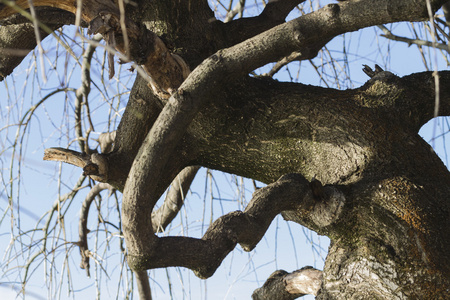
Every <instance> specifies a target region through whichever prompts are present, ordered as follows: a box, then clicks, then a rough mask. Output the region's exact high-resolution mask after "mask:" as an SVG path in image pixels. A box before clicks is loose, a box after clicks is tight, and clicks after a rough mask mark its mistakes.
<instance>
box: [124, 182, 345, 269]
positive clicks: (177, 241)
mask: <svg viewBox="0 0 450 300" xmlns="http://www.w3.org/2000/svg"><path fill="white" fill-rule="evenodd" d="M323 195H324V196H323V198H322V200H321V201H316V200H315V199H314V196H313V191H312V190H311V187H310V184H309V182H308V181H307V180H306V179H305V178H304V177H303V176H301V175H298V174H289V175H285V176H282V177H281V178H280V179H279V180H278V181H276V182H275V183H273V184H270V185H268V186H266V187H264V188H262V189H259V190H257V191H256V192H255V193H254V195H253V198H252V200H251V201H250V203H249V205H248V206H247V208H246V209H245V211H244V212H240V211H236V212H232V213H229V214H227V215H225V216H222V217H220V218H219V219H217V220H216V221H215V222H214V223H213V224H212V225H211V226H210V227H209V229H208V230H207V231H206V233H205V234H204V236H203V237H202V238H201V239H195V238H189V237H163V238H157V239H156V241H151V242H150V243H149V244H152V243H153V244H154V247H155V248H154V249H153V251H152V252H151V253H144V254H140V255H136V254H135V252H134V253H130V252H129V253H128V257H127V259H128V264H129V266H130V267H131V268H133V269H134V270H142V269H151V268H162V267H169V266H183V267H187V268H190V269H192V270H194V272H195V274H196V275H197V276H199V277H201V278H208V277H210V276H211V275H212V274H213V273H214V272H215V270H216V269H217V268H218V267H219V266H220V264H221V262H222V260H223V259H224V258H225V257H226V256H227V255H228V253H229V252H230V251H232V250H233V249H234V247H235V246H236V244H238V243H239V244H240V245H241V247H242V248H243V249H244V250H245V251H251V250H252V249H253V248H254V247H255V246H256V245H257V244H258V243H259V241H260V240H261V238H262V237H263V236H264V234H265V232H266V230H267V228H268V227H269V225H270V223H271V222H272V220H273V219H274V218H275V216H276V215H278V214H279V213H280V212H282V211H286V210H290V211H294V212H296V215H297V218H301V217H303V218H304V220H305V222H309V224H310V226H311V227H312V228H315V229H317V228H322V227H323V226H329V225H330V224H331V223H334V222H336V221H337V220H338V219H339V217H340V215H341V210H340V209H336V205H335V203H336V202H338V203H339V205H338V206H339V207H342V206H343V204H344V202H345V199H344V196H343V194H342V193H341V192H339V191H338V190H337V189H335V188H333V187H331V186H327V187H325V188H324V193H323ZM327 204H329V206H328V207H327ZM325 211H327V212H325ZM331 215H333V218H329V217H328V218H327V217H325V218H324V216H331ZM299 216H301V217H299ZM321 219H326V220H327V222H323V221H321ZM131 246H133V245H131ZM127 247H129V248H130V244H127ZM180 249H183V251H180Z"/></svg>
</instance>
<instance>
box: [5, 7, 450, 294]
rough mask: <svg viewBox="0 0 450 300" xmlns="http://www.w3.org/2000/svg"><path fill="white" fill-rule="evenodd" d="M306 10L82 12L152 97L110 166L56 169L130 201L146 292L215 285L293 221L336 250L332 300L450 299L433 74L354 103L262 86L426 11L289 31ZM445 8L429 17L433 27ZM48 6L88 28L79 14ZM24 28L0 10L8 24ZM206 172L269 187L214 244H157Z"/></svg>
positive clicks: (94, 163) (448, 223)
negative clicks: (167, 217) (175, 277)
mask: <svg viewBox="0 0 450 300" xmlns="http://www.w3.org/2000/svg"><path fill="white" fill-rule="evenodd" d="M301 2H302V1H293V0H286V1H269V3H268V5H267V6H266V8H265V9H264V11H263V12H262V13H261V15H260V16H257V17H254V18H248V19H241V20H236V21H231V22H229V23H222V22H220V21H218V20H216V19H215V18H214V16H213V14H212V12H211V10H210V8H209V7H208V5H207V2H206V1H200V0H191V1H166V0H153V1H143V0H142V1H136V3H137V6H135V7H133V6H127V7H126V19H123V18H121V17H120V11H119V9H118V6H116V4H114V3H113V2H111V1H106V0H102V1H101V0H96V1H83V7H82V8H81V12H82V17H83V20H84V21H85V22H86V23H87V24H89V27H90V30H91V31H92V32H99V33H102V34H104V36H107V37H108V38H109V39H110V40H109V41H110V42H111V41H112V40H111V35H114V37H115V38H114V40H116V41H117V42H116V43H115V44H114V46H116V49H117V50H118V51H120V52H122V53H123V54H124V55H127V56H128V57H129V58H130V59H131V60H134V61H136V62H137V63H138V64H140V65H142V66H143V68H144V69H145V70H146V71H147V73H149V74H150V76H151V77H152V80H153V82H152V83H151V87H152V88H149V86H148V83H149V79H148V78H146V76H143V77H140V76H139V77H138V78H137V80H136V82H135V84H134V86H133V88H132V92H131V95H130V99H129V102H128V105H127V108H126V111H125V112H124V115H123V118H122V120H121V123H120V125H119V127H118V128H117V132H116V137H115V141H114V148H113V150H112V152H109V153H104V154H95V155H92V156H87V154H76V153H73V152H70V151H68V152H67V151H63V150H61V149H56V150H55V149H53V150H49V151H50V153H52V151H57V153H59V155H62V156H63V154H61V153H70V156H69V157H65V156H64V157H62V158H61V157H59V158H58V159H56V160H66V161H68V162H72V163H73V162H75V163H76V164H79V165H80V166H81V167H84V168H85V169H86V166H87V165H88V166H89V168H88V170H87V171H86V170H85V172H86V174H88V175H92V176H97V177H96V179H98V180H100V181H104V182H108V183H110V184H111V185H113V186H114V187H115V188H117V189H119V190H120V191H123V225H124V236H125V239H126V243H127V251H128V264H129V265H130V267H131V268H132V269H133V270H135V271H136V272H137V273H136V274H137V275H138V278H140V280H145V279H146V276H147V275H146V272H144V270H146V269H150V268H160V267H169V266H184V267H187V268H190V269H192V270H194V272H195V273H196V274H197V275H198V276H199V277H202V278H207V277H209V276H211V275H212V274H213V273H214V272H215V270H216V269H217V268H218V267H219V266H220V264H221V262H222V260H223V258H224V257H225V256H226V255H227V254H228V253H229V252H230V251H231V250H233V248H234V247H235V246H236V245H237V244H240V245H241V246H242V248H243V249H244V250H246V251H250V250H252V249H253V248H254V247H255V246H256V245H257V243H258V242H259V240H260V239H261V238H262V237H263V235H264V233H265V231H266V229H267V228H268V226H269V225H270V223H271V221H272V219H273V218H274V217H275V216H276V215H277V214H279V213H282V215H283V217H284V218H285V219H286V220H290V221H294V222H297V223H300V224H302V225H304V226H306V227H308V228H310V229H312V230H314V231H316V232H318V233H319V234H322V235H327V236H328V237H330V239H331V242H332V244H331V246H330V249H329V254H328V257H327V260H326V265H325V269H324V270H323V273H322V276H321V277H320V280H321V284H320V289H319V290H318V291H317V298H318V299H439V298H442V299H446V298H450V291H449V289H448V287H449V286H450V253H449V252H448V249H449V248H450V230H449V229H448V228H450V202H449V201H448V200H449V195H450V174H449V172H448V170H447V168H446V167H445V166H444V165H443V163H442V162H441V161H440V160H439V158H438V157H437V156H436V155H435V154H434V153H433V152H432V151H431V150H430V147H429V146H428V145H427V144H426V143H425V142H424V141H423V140H422V139H421V138H420V137H419V136H418V134H417V132H418V130H419V128H420V127H421V126H422V125H423V124H425V123H426V122H427V121H428V120H430V119H431V118H432V117H433V114H434V103H435V102H434V100H435V85H434V79H433V75H432V73H430V72H426V73H418V74H413V75H410V76H406V77H403V78H399V77H397V76H395V75H394V74H392V73H389V72H377V74H373V77H372V78H371V79H370V80H369V81H368V82H367V83H366V84H365V85H364V86H362V87H361V88H358V89H353V90H346V91H338V90H334V89H325V88H319V87H313V86H306V85H302V84H293V83H281V82H277V81H274V80H272V79H270V78H264V77H262V78H252V77H249V76H248V74H249V73H250V72H251V71H252V70H254V69H256V68H258V67H260V66H262V65H265V64H267V63H269V62H276V61H279V60H283V59H287V60H289V59H293V58H295V59H308V58H311V57H314V56H315V55H316V53H317V51H318V50H319V49H321V48H322V47H323V46H324V45H325V44H326V43H327V42H328V41H330V40H331V39H332V38H333V37H335V36H337V35H339V34H342V33H345V32H350V31H355V30H358V29H360V28H364V27H368V26H373V25H378V24H386V23H393V22H400V21H420V20H425V19H427V18H428V16H429V12H428V10H427V5H426V1H425V0H424V1H418V0H417V1H414V0H398V1H391V0H380V1H369V0H361V1H347V2H342V3H339V4H337V3H333V4H329V5H327V6H326V7H324V8H322V9H320V10H318V11H316V12H313V13H310V14H306V15H303V16H301V17H299V18H297V19H294V20H292V21H290V22H284V19H285V17H286V16H287V14H288V13H289V12H290V11H291V10H292V9H293V8H294V7H295V5H297V4H299V3H301ZM445 2H446V1H437V0H436V1H430V4H431V9H432V13H433V12H435V11H436V10H437V9H438V8H439V7H440V6H442V4H444V3H445ZM16 3H17V5H22V6H24V7H25V6H26V5H27V3H28V1H16ZM39 3H40V2H39V1H35V3H34V5H35V6H37V5H39ZM44 3H45V4H44ZM41 4H43V5H50V6H55V7H57V8H58V9H64V10H67V11H69V12H71V13H77V8H76V7H75V6H74V1H42V3H41ZM67 6H70V7H67ZM10 15H11V11H10V9H9V8H6V7H3V9H2V7H1V6H0V17H1V18H5V17H8V16H10ZM124 28H125V29H124ZM161 37H164V38H161ZM0 38H1V36H0ZM126 41H128V42H126ZM178 57H179V58H180V59H181V61H180V60H178ZM184 64H185V65H184ZM186 66H188V67H189V69H190V70H192V72H190V74H189V76H187V75H188V74H187V72H185V71H186V68H185V67H186ZM144 75H145V74H144ZM186 76H187V78H186ZM438 76H440V82H441V85H440V90H439V92H440V104H441V106H440V110H439V115H450V84H448V83H449V82H450V72H448V71H442V72H439V73H438ZM194 165H195V166H197V165H198V166H205V167H209V168H214V169H218V170H222V171H226V172H230V173H233V174H238V175H242V176H246V177H250V178H253V179H257V180H260V181H262V182H265V183H268V184H269V185H268V186H267V187H266V188H263V189H261V190H259V191H257V192H255V194H254V196H253V199H252V201H251V202H250V204H249V206H248V207H247V208H246V209H245V210H244V211H243V212H233V213H230V214H228V215H225V216H222V217H221V218H219V219H218V220H216V221H215V222H214V223H213V225H212V226H211V227H210V228H209V229H208V231H207V232H206V233H205V235H204V236H203V237H202V238H201V239H194V238H188V237H164V238H159V237H157V236H156V235H155V231H157V230H158V226H159V225H158V224H159V223H160V222H157V221H155V220H153V219H152V218H155V219H156V216H157V214H156V213H154V214H153V217H152V212H153V210H154V206H155V203H156V201H157V200H158V199H159V197H160V195H161V194H162V193H163V192H164V190H165V189H166V188H167V186H168V185H169V184H170V183H171V182H172V180H173V179H174V178H175V176H177V174H179V173H180V171H181V170H183V169H184V168H185V167H186V166H194ZM89 172H90V173H89ZM286 174H289V175H286ZM313 178H314V180H313ZM189 180H190V179H188V181H189ZM183 189H185V188H183ZM175 203H178V204H177V205H176V206H178V205H181V203H180V200H175ZM179 249H183V252H181V253H180V250H179ZM285 275H286V274H285V273H283V272H277V273H274V276H273V277H272V278H270V280H269V281H268V283H267V284H265V285H264V287H262V288H261V290H259V291H257V292H255V296H254V297H256V298H255V299H267V298H270V297H271V296H269V295H273V293H277V292H276V291H280V290H281V289H284V290H283V293H284V294H283V295H284V296H283V297H284V298H283V299H293V298H295V297H297V296H300V294H302V292H293V293H291V292H289V291H294V290H293V289H289V290H286V289H285V284H286V282H285V281H283V280H284V279H283V280H280V278H281V277H282V276H285ZM315 280H316V281H315V284H317V278H316V279H315ZM141 290H142V293H143V294H142V295H143V297H147V298H148V297H151V296H150V292H149V290H147V286H145V285H144V286H142V288H141ZM296 291H298V290H296ZM145 295H147V296H145ZM258 295H262V296H258ZM258 297H262V298H258ZM292 297H293V298H292ZM272 298H273V297H272Z"/></svg>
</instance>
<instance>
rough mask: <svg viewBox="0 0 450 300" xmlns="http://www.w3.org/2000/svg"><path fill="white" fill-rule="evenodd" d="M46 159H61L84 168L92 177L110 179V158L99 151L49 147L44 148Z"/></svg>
mask: <svg viewBox="0 0 450 300" xmlns="http://www.w3.org/2000/svg"><path fill="white" fill-rule="evenodd" d="M44 160H49V161H61V162H65V163H68V164H71V165H74V166H77V167H79V168H82V169H83V172H84V174H85V175H89V176H90V177H91V178H92V179H94V180H97V181H100V182H107V181H108V160H107V158H106V157H105V156H104V155H102V154H99V153H92V154H91V155H89V154H87V153H80V152H77V151H73V150H70V149H64V148H48V149H45V150H44Z"/></svg>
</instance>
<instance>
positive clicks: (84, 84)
mask: <svg viewBox="0 0 450 300" xmlns="http://www.w3.org/2000/svg"><path fill="white" fill-rule="evenodd" d="M101 39H102V36H101V35H96V36H94V38H93V40H94V41H95V42H99V41H101ZM95 49H96V47H95V46H94V45H93V44H88V46H87V48H86V51H85V52H84V54H83V62H82V65H81V86H80V87H79V88H78V89H77V90H76V92H75V95H76V100H75V133H76V137H77V140H78V144H79V146H80V150H81V151H82V152H85V153H88V154H89V153H90V150H89V146H88V143H87V141H88V136H86V137H83V129H82V125H81V110H82V106H83V105H86V108H87V109H88V111H89V104H88V95H89V93H90V91H91V60H92V56H93V55H94V52H95ZM88 119H89V120H90V114H89V118H88ZM89 124H90V129H89V131H88V132H90V131H92V130H94V126H93V125H92V121H91V120H90V122H89Z"/></svg>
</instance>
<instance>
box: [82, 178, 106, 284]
mask: <svg viewBox="0 0 450 300" xmlns="http://www.w3.org/2000/svg"><path fill="white" fill-rule="evenodd" d="M111 188H112V187H111V186H110V185H109V184H107V183H99V184H96V185H95V186H93V187H92V189H91V190H90V191H89V193H88V194H87V196H86V199H84V201H83V204H82V206H81V212H80V221H79V223H78V235H79V240H78V243H77V244H78V247H79V248H80V255H81V262H80V268H82V269H85V270H86V274H87V276H88V277H90V276H91V275H90V272H89V257H90V256H91V255H90V251H89V248H88V243H87V233H88V229H87V220H88V215H89V208H90V207H91V203H92V201H94V199H95V197H97V196H98V195H99V194H100V192H101V191H103V190H106V189H111Z"/></svg>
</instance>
